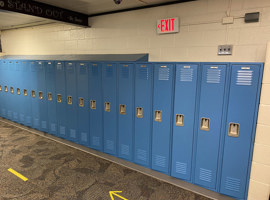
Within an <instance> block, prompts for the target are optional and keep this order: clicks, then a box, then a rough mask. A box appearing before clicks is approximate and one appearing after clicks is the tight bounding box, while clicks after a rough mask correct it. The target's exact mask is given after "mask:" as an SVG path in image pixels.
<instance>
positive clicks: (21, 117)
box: [20, 114, 24, 122]
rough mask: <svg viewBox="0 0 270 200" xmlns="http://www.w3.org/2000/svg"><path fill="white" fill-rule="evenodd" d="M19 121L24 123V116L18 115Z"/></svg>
mask: <svg viewBox="0 0 270 200" xmlns="http://www.w3.org/2000/svg"><path fill="white" fill-rule="evenodd" d="M20 121H21V122H24V115H23V114H20Z"/></svg>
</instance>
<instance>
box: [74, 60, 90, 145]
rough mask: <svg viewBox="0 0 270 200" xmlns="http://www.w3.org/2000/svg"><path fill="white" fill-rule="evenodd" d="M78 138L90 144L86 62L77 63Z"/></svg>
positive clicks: (81, 142) (80, 141)
mask: <svg viewBox="0 0 270 200" xmlns="http://www.w3.org/2000/svg"><path fill="white" fill-rule="evenodd" d="M77 100H78V105H77V106H78V113H77V114H78V116H77V120H78V121H77V122H78V130H77V131H78V139H79V143H80V144H82V145H85V146H90V134H89V110H90V108H89V97H88V63H86V62H80V63H77Z"/></svg>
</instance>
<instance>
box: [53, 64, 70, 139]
mask: <svg viewBox="0 0 270 200" xmlns="http://www.w3.org/2000/svg"><path fill="white" fill-rule="evenodd" d="M55 74H56V76H55V78H56V79H55V93H56V102H57V104H56V114H57V126H58V128H57V132H58V133H57V135H58V136H59V137H62V138H64V139H67V118H66V117H67V116H66V114H67V112H66V110H67V96H66V75H65V63H64V62H61V61H57V62H56V73H55Z"/></svg>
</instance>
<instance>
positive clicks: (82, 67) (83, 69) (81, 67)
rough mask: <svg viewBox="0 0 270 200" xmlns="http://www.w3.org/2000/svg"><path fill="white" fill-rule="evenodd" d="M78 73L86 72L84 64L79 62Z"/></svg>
mask: <svg viewBox="0 0 270 200" xmlns="http://www.w3.org/2000/svg"><path fill="white" fill-rule="evenodd" d="M80 74H86V66H85V65H84V64H80Z"/></svg>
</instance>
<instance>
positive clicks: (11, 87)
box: [6, 61, 16, 121]
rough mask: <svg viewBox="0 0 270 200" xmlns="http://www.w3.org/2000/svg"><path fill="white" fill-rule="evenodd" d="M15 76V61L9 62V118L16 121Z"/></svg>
mask: <svg viewBox="0 0 270 200" xmlns="http://www.w3.org/2000/svg"><path fill="white" fill-rule="evenodd" d="M14 75H15V64H14V61H8V70H7V93H6V94H7V118H8V119H9V120H11V121H14V118H13V111H14V109H15V107H16V106H14V103H15V100H14V80H15V79H14V78H13V76H14Z"/></svg>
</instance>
